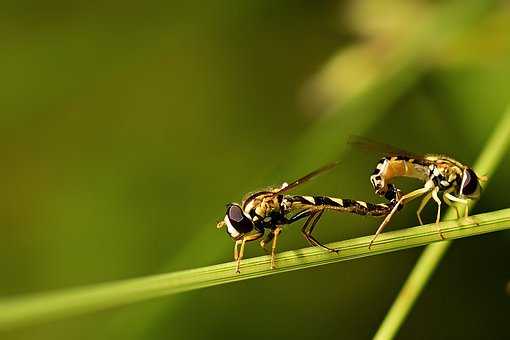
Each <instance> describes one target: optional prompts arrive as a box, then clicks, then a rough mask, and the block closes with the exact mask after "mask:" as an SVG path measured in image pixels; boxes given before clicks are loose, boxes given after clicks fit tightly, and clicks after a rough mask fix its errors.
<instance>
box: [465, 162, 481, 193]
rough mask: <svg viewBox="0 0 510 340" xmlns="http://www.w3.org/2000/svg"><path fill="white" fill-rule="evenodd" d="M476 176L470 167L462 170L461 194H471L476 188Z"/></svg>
mask: <svg viewBox="0 0 510 340" xmlns="http://www.w3.org/2000/svg"><path fill="white" fill-rule="evenodd" d="M478 185H479V183H478V177H477V176H476V174H475V172H474V171H473V170H471V169H470V168H467V169H466V170H464V176H463V178H462V191H461V192H462V194H463V195H466V196H470V195H473V194H474V193H476V191H477V190H478Z"/></svg>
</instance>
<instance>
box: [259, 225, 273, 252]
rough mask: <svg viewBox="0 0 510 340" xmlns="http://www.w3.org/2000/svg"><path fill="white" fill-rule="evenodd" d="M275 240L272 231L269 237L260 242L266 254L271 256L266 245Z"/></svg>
mask: <svg viewBox="0 0 510 340" xmlns="http://www.w3.org/2000/svg"><path fill="white" fill-rule="evenodd" d="M273 238H274V232H273V231H272V230H271V231H270V232H269V233H268V234H267V235H266V237H264V238H263V239H262V240H261V241H260V246H261V247H262V249H264V251H265V252H266V254H268V255H269V249H267V248H266V244H268V243H269V242H271V241H272V240H273Z"/></svg>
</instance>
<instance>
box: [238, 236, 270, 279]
mask: <svg viewBox="0 0 510 340" xmlns="http://www.w3.org/2000/svg"><path fill="white" fill-rule="evenodd" d="M262 235H264V233H262V232H257V233H256V234H252V235H247V236H244V237H243V238H242V239H240V240H237V241H236V243H235V246H234V259H236V260H237V265H236V273H240V272H241V271H240V270H239V268H240V267H241V260H242V259H243V256H244V244H245V243H246V242H250V241H255V240H258V239H259V238H261V237H262ZM238 244H241V249H240V250H239V253H237V246H238ZM236 256H237V258H236Z"/></svg>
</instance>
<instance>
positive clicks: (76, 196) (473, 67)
mask: <svg viewBox="0 0 510 340" xmlns="http://www.w3.org/2000/svg"><path fill="white" fill-rule="evenodd" d="M459 3H460V2H459ZM449 4H450V3H449V2H437V1H411V2H409V1H407V2H405V1H397V2H394V1H383V2H380V1H362V2H354V1H352V2H340V3H339V2H336V1H314V2H310V1H281V2H270V1H262V2H261V1H248V2H185V3H173V2H163V1H161V2H157V1H154V2H146V3H137V4H134V3H133V4H129V3H120V2H110V3H107V4H105V3H98V2H78V3H76V2H74V3H67V2H59V1H52V2H35V1H23V2H14V1H12V2H6V3H5V4H3V8H2V11H1V12H0V36H1V37H2V40H1V41H2V42H1V44H2V53H0V71H1V74H2V82H1V83H0V93H2V101H1V104H0V110H1V111H0V112H1V115H0V117H1V126H2V134H1V135H0V148H1V154H2V156H3V163H2V164H3V165H2V167H0V174H1V177H0V178H1V179H2V180H1V181H0V185H1V187H2V189H3V195H2V198H1V199H0V202H1V206H2V208H1V209H0V221H1V223H0V231H1V233H2V237H1V238H0V265H1V267H2V269H3V274H2V280H1V281H0V294H1V296H2V297H6V296H11V295H14V294H22V293H28V292H36V291H42V290H47V289H54V288H63V287H69V286H75V285H82V284H87V283H93V282H102V281H109V280H113V279H121V278H127V277H135V276H138V275H144V274H152V273H156V272H161V271H166V270H176V269H183V268H192V267H197V266H203V265H207V264H213V263H217V262H221V261H226V260H230V258H231V255H232V254H231V252H232V249H231V247H232V242H231V241H230V240H229V239H228V238H227V236H226V235H225V234H224V232H219V231H217V230H216V229H215V228H214V226H215V221H216V220H217V219H219V218H221V215H222V214H223V213H224V205H225V203H227V202H229V201H234V200H239V199H240V198H241V196H242V194H243V193H245V192H247V191H250V190H253V189H256V188H257V187H264V186H267V185H271V184H275V183H279V182H282V181H285V180H289V179H292V178H294V177H296V176H300V175H302V174H303V173H302V172H303V169H312V168H315V167H317V166H319V165H320V164H316V163H314V162H312V161H310V160H313V159H320V158H321V157H320V155H322V154H327V155H331V154H335V150H329V149H328V150H322V149H321V147H320V146H319V147H314V148H313V149H310V148H306V153H304V154H300V153H299V150H296V145H302V144H299V143H304V142H306V137H304V136H312V135H308V133H309V132H310V131H313V133H314V134H315V133H317V131H316V130H314V126H320V124H321V122H317V121H320V120H324V119H325V118H324V117H323V116H321V115H320V114H321V113H322V112H324V111H326V110H327V109H328V108H329V110H328V111H329V112H330V115H334V114H335V112H337V111H338V110H341V109H342V107H343V105H348V104H349V103H351V101H352V99H353V98H357V99H358V100H359V101H361V102H363V101H365V102H366V103H365V104H366V105H367V106H368V107H377V108H379V107H380V109H379V111H377V112H376V113H377V114H376V115H374V116H373V117H374V118H373V120H374V124H365V125H363V128H361V127H359V126H358V125H356V124H354V123H355V122H356V121H357V120H358V119H361V118H362V113H359V112H358V111H352V110H351V111H349V110H347V111H342V112H343V113H345V112H348V113H349V114H344V116H343V117H342V118H341V119H338V117H337V118H336V119H333V120H331V122H334V124H335V125H332V124H333V123H330V124H329V125H328V128H329V129H333V130H328V131H334V129H338V135H339V136H345V135H348V134H363V135H367V136H370V137H372V138H374V139H378V140H381V141H384V142H386V143H391V144H395V145H398V146H401V147H403V148H407V149H410V150H416V151H418V152H446V153H449V154H451V155H453V156H455V157H457V158H459V159H460V160H463V161H465V162H468V163H469V162H472V161H473V160H474V158H475V157H476V155H477V154H478V152H479V151H480V150H481V149H482V146H483V144H484V142H485V139H486V138H487V136H488V135H489V133H490V132H491V131H492V129H493V128H494V124H495V123H496V122H497V120H498V116H499V115H500V113H501V112H503V109H504V107H505V106H506V105H507V104H508V102H510V96H509V95H508V88H510V51H509V48H510V40H509V39H508V36H509V35H508V34H507V33H508V32H509V30H510V20H508V18H509V17H510V9H509V8H508V5H506V4H505V3H504V2H501V3H499V2H484V1H479V2H465V6H466V8H468V9H469V8H471V7H469V6H472V9H471V10H470V12H467V11H466V12H463V11H458V12H456V11H447V10H445V11H444V13H445V15H444V16H443V17H442V20H438V24H437V25H432V24H429V21H430V20H432V19H431V18H434V17H435V16H434V15H436V14H437V13H443V12H442V11H443V8H444V7H447V6H449ZM468 4H469V5H468ZM461 7H464V3H463V6H461ZM459 8H460V7H459ZM339 13H341V14H340V15H339ZM466 13H468V14H469V19H470V20H465V21H466V23H465V24H462V25H459V24H458V21H459V20H461V19H462V20H464V19H465V18H464V17H463V15H465V14H466ZM466 15H467V14H466ZM433 23H435V21H434V22H433ZM427 25H429V26H431V27H430V29H432V28H434V30H435V31H434V32H435V33H434V35H433V36H427V39H424V40H419V39H418V40H417V41H422V42H423V41H426V42H429V41H434V39H432V38H437V41H440V42H441V43H440V44H437V45H434V44H431V45H427V46H424V44H419V45H418V46H416V48H417V49H418V50H419V51H420V52H422V51H423V53H420V56H421V57H420V58H414V57H413V58H408V59H406V60H408V61H409V60H412V61H413V62H414V64H413V65H411V66H412V67H415V68H416V69H419V70H420V71H419V72H415V73H413V75H414V78H413V79H414V81H412V82H409V83H406V84H407V86H402V84H399V85H398V86H400V90H399V92H398V94H399V95H398V98H396V99H395V100H393V99H392V100H391V101H389V102H388V105H385V106H371V105H372V104H373V103H372V102H370V100H371V98H373V97H372V96H367V97H363V95H364V94H365V93H366V92H367V91H369V89H371V88H372V91H373V86H377V85H378V84H379V83H378V82H379V75H380V72H385V71H386V70H388V69H389V68H390V67H391V68H393V67H396V66H397V67H398V66H399V62H400V61H401V60H398V59H397V60H394V59H392V56H395V55H399V54H398V52H399V49H400V48H401V47H402V45H405V46H408V47H409V46H412V43H413V41H411V42H409V41H408V39H415V37H419V36H420V34H421V33H417V31H416V30H415V29H418V28H419V29H423V28H424V27H425V28H427V27H429V26H427ZM438 25H441V26H438ZM452 27H454V28H455V29H458V28H459V27H462V29H460V31H459V32H457V31H456V32H455V33H456V34H450V33H451V31H452V30H453V29H452ZM418 32H419V31H418ZM427 32H430V31H427ZM427 32H424V33H423V34H426V33H427ZM443 32H444V34H442V33H443ZM445 37H448V39H443V38H445ZM431 39H432V40H431ZM445 40H446V42H444V41H445ZM428 46H430V49H425V47H428ZM425 52H427V53H425ZM310 79H311V80H310ZM318 84H319V85H318ZM395 86H397V85H395ZM390 87H391V83H389V84H388V83H384V89H383V90H388V89H389V88H390ZM303 88H304V90H303ZM303 104H304V106H303ZM388 106H389V107H388ZM359 107H360V108H361V107H362V106H359ZM307 110H310V111H312V112H314V113H315V114H314V115H307V114H306V113H305V111H307ZM338 112H340V111H338ZM374 112H375V111H374ZM371 121H372V120H371ZM338 122H339V123H338ZM322 123H323V122H322ZM323 124H324V123H323ZM326 124H327V123H326ZM328 133H329V132H328ZM303 138H305V141H303ZM339 138H340V137H339ZM316 140H317V138H315V137H313V138H310V140H309V142H310V143H314V141H316ZM296 141H299V143H297V142H296ZM341 142H342V140H340V139H339V140H338V143H341ZM310 145H314V144H310ZM303 150H305V148H304V147H303ZM328 157H329V156H328ZM376 161H377V155H370V154H365V153H360V152H355V151H348V152H347V153H344V159H343V163H342V166H341V167H340V169H339V170H338V171H335V172H333V173H331V174H327V175H325V176H324V177H323V178H320V179H318V180H316V181H314V182H313V183H310V184H309V185H307V186H306V187H304V188H303V189H301V191H302V192H309V193H322V194H335V195H338V196H344V197H352V198H357V199H364V200H374V201H375V200H377V199H378V198H377V197H376V196H375V195H374V194H372V193H371V188H370V184H369V181H368V175H369V174H370V173H371V170H372V167H373V166H374V165H375V163H376ZM289 164H292V166H288V165H289ZM509 166H510V163H509V161H508V159H506V161H505V162H504V163H503V164H502V165H501V167H500V169H499V171H498V172H497V174H496V175H495V176H494V177H493V179H492V182H491V186H489V187H488V188H487V189H486V190H485V191H484V193H483V197H482V200H481V201H480V204H479V205H478V207H477V211H480V212H481V211H490V210H496V209H500V208H505V207H508V206H509V198H508V194H507V190H506V188H507V187H508V186H509V183H510V177H509V176H510V175H509V172H508V171H506V169H508V167H509ZM403 185H408V186H409V187H411V186H413V185H416V184H415V183H413V182H411V181H407V182H404V183H403ZM413 208H414V209H415V208H416V206H415V205H411V206H409V207H408V209H406V210H404V211H403V212H402V213H401V214H400V215H399V216H398V218H396V219H395V221H394V222H393V226H399V225H408V224H414V219H415V217H414V210H413ZM427 211H429V212H432V211H431V210H427ZM343 224H345V226H346V228H345V229H342V230H339V229H338V228H336V227H335V228H334V227H333V226H338V225H343ZM376 224H377V222H376V221H375V220H370V219H368V218H359V217H356V216H341V215H331V214H330V215H328V216H326V218H325V219H324V221H321V224H320V226H319V227H318V228H317V231H318V233H317V234H318V236H319V237H320V238H321V239H322V240H325V241H326V240H329V241H332V240H338V239H344V238H348V237H351V236H354V235H363V234H368V233H371V232H373V230H374V227H375V226H376ZM354 228H356V229H354ZM298 229H299V228H298V226H295V227H289V228H288V230H285V232H284V234H283V235H282V240H281V243H280V247H281V248H282V249H292V248H296V247H299V246H302V245H303V244H304V243H303V242H304V241H303V240H302V239H301V237H300V235H299V232H298ZM509 242H510V237H509V234H508V233H500V234H494V235H490V236H486V237H480V238H476V239H469V240H463V241H459V242H458V243H456V244H455V245H454V246H453V247H452V249H451V252H450V253H449V255H448V256H447V258H446V259H445V260H444V262H443V264H442V266H441V268H439V270H438V272H437V273H436V276H435V277H434V279H433V281H432V282H431V283H430V285H429V287H428V290H427V292H426V293H425V295H424V296H423V297H422V298H421V299H420V300H419V301H418V304H417V306H416V307H415V309H414V310H413V312H412V314H411V317H410V318H409V320H408V322H407V323H406V324H405V325H404V328H403V329H402V333H401V335H402V337H403V338H413V337H416V336H417V334H419V336H421V337H423V338H437V337H445V338H446V337H448V336H456V337H464V338H482V337H484V338H500V337H501V336H502V334H506V333H505V332H506V328H505V325H506V324H505V319H506V318H505V317H506V315H508V314H509V312H510V310H509V307H508V295H507V294H506V293H505V291H506V289H508V288H507V287H508V281H509V279H510V277H509V275H508V271H507V268H508V265H507V264H508V261H507V258H508V257H507V256H506V255H505V254H507V249H508V244H509ZM247 253H248V254H247V255H248V256H251V255H255V254H262V251H261V250H260V249H258V246H256V245H251V247H248V249H247ZM418 254H419V251H418V250H410V251H406V252H402V253H398V254H393V255H388V256H381V257H374V258H370V259H366V260H361V261H353V262H349V263H342V264H336V265H331V266H327V267H322V268H317V269H311V270H307V271H302V272H296V273H288V274H283V275H278V276H275V277H269V278H264V279H261V280H251V281H247V282H242V283H239V284H233V285H225V286H222V287H215V288H211V289H207V290H202V291H198V292H193V293H189V294H184V295H181V296H178V297H173V298H169V299H161V300H158V301H154V302H148V303H142V304H137V305H132V306H129V307H126V308H122V309H118V310H111V311H107V312H102V313H98V314H96V315H90V316H85V317H81V318H77V319H72V320H66V321H62V322H56V323H52V324H48V325H42V326H38V327H34V328H30V329H25V330H20V331H15V332H10V333H8V334H2V335H1V337H2V339H69V338H74V339H101V338H105V339H106V338H108V339H112V338H123V339H127V338H128V339H166V338H168V337H171V338H174V339H203V338H210V339H214V338H218V339H219V338H221V339H224V338H234V337H235V338H239V337H242V338H245V339H259V338H260V337H262V336H270V337H289V338H291V337H292V338H296V339H301V338H308V337H310V336H316V337H319V338H325V337H338V336H340V335H341V336H343V337H346V338H353V339H356V338H360V339H362V338H367V337H369V336H370V335H372V334H373V332H374V331H375V329H376V328H377V326H378V324H379V322H380V321H381V320H382V318H383V316H384V314H385V312H386V310H387V308H388V306H389V305H390V303H391V301H392V300H393V298H394V296H395V294H396V292H397V291H398V289H399V287H400V286H401V284H402V282H403V280H404V278H405V277H406V274H407V273H408V271H409V269H410V268H411V267H412V265H413V263H414V260H415V259H416V258H417V256H418ZM480 254H483V255H480ZM445 318H447V320H448V323H447V324H446V323H445Z"/></svg>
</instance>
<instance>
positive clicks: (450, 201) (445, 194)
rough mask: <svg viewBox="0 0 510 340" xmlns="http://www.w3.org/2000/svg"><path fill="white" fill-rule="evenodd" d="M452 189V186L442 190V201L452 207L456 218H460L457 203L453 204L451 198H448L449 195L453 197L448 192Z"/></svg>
mask: <svg viewBox="0 0 510 340" xmlns="http://www.w3.org/2000/svg"><path fill="white" fill-rule="evenodd" d="M453 190H455V189H454V188H450V189H448V190H447V191H445V192H444V194H443V201H444V202H445V203H446V205H448V206H450V207H452V208H454V209H455V212H456V213H457V218H460V212H459V207H457V205H455V203H454V202H452V200H451V199H450V197H453V196H452V195H451V194H450V192H452V191H453Z"/></svg>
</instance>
